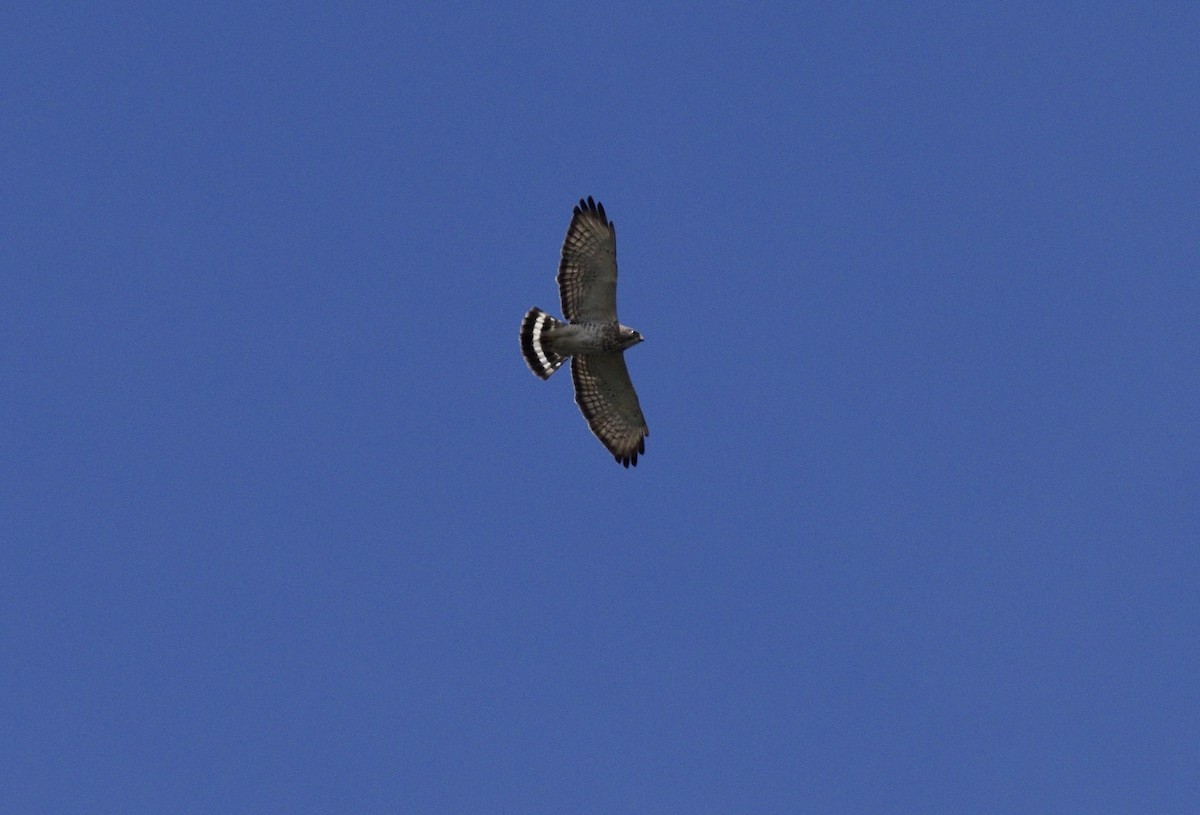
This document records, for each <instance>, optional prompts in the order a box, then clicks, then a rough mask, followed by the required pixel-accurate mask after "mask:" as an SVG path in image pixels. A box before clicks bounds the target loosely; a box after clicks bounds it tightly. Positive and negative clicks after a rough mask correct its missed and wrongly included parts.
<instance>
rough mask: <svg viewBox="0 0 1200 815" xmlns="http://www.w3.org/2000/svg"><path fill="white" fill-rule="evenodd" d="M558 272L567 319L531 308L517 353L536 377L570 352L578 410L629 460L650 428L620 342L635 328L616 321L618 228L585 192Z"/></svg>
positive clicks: (633, 341)
mask: <svg viewBox="0 0 1200 815" xmlns="http://www.w3.org/2000/svg"><path fill="white" fill-rule="evenodd" d="M557 280H558V293H559V296H560V297H561V298H562V310H563V316H565V317H566V318H567V322H565V323H564V322H561V321H559V320H556V319H554V318H553V317H551V316H550V315H549V314H547V313H546V312H544V311H542V310H541V309H540V308H536V307H535V308H531V309H530V310H529V312H528V313H527V314H526V315H525V319H523V320H522V321H521V354H522V355H523V356H524V357H525V363H526V364H527V365H528V366H529V370H531V371H533V372H534V373H535V374H536V375H537V376H539V377H541V378H542V379H549V378H550V374H552V373H554V372H555V371H557V370H558V368H559V366H560V365H562V364H563V362H564V361H566V358H567V357H570V358H571V378H572V379H573V380H574V382H575V402H576V404H578V405H579V409H580V411H582V412H583V418H585V419H587V423H588V426H589V427H591V429H592V433H594V434H595V435H596V438H598V439H600V442H601V443H602V444H603V445H604V446H605V447H607V448H608V451H609V452H610V453H612V454H613V457H614V458H616V460H617V462H618V463H620V464H623V465H625V466H626V467H629V465H630V464H632V465H633V466H635V467H636V466H637V459H638V453H645V452H646V436H649V435H650V429H649V428H648V427H646V417H644V416H643V415H642V408H641V407H640V406H639V405H638V398H637V393H636V392H634V390H633V382H631V381H630V380H629V369H628V368H626V367H625V349H626V348H632V347H633V346H635V345H637V344H638V343H639V342H641V341H642V335H641V334H639V333H638V332H636V331H634V330H633V329H632V328H629V327H628V326H624V325H621V324H620V323H619V322H617V229H616V227H615V226H614V225H613V223H612V222H611V221H609V220H608V217H607V216H606V215H605V214H604V205H603V204H597V203H596V202H595V201H593V200H592V197H591V196H590V195H589V196H588V197H587V199H586V200H584V199H580V201H579V205H578V206H577V207H575V214H574V216H573V217H572V218H571V226H570V227H568V228H567V237H566V239H565V240H564V241H563V247H562V260H561V261H560V262H559V264H558V278H557Z"/></svg>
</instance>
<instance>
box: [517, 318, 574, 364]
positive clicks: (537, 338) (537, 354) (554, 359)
mask: <svg viewBox="0 0 1200 815" xmlns="http://www.w3.org/2000/svg"><path fill="white" fill-rule="evenodd" d="M560 325H562V323H561V322H560V321H558V320H556V319H554V318H553V317H551V316H550V315H549V314H547V313H546V312H544V311H542V310H541V309H540V308H531V309H529V313H528V314H526V315H525V319H523V320H521V355H522V356H523V357H525V364H526V365H528V366H529V370H531V371H533V372H534V373H535V374H537V375H538V376H539V377H541V378H542V379H549V378H550V374H552V373H554V372H555V371H557V370H558V366H559V365H562V364H563V362H564V361H565V360H566V357H564V356H562V355H560V354H556V353H554V351H551V350H550V349H549V348H547V347H546V344H545V343H543V342H542V334H543V333H544V332H545V331H546V329H548V328H556V327H558V326H560Z"/></svg>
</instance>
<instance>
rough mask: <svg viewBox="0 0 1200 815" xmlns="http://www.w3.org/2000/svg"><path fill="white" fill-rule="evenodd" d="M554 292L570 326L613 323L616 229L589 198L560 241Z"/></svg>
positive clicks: (615, 291)
mask: <svg viewBox="0 0 1200 815" xmlns="http://www.w3.org/2000/svg"><path fill="white" fill-rule="evenodd" d="M558 292H559V294H560V295H561V296H562V307H563V316H564V317H566V318H567V320H569V321H570V322H573V323H580V322H588V321H591V320H599V321H604V322H616V320H617V228H616V227H615V226H613V224H612V223H610V222H609V220H608V217H607V216H606V215H605V214H604V205H603V204H597V203H596V202H594V201H593V200H592V197H591V196H590V195H589V196H588V197H587V199H586V200H584V199H580V201H579V206H577V207H575V215H574V217H572V218H571V226H570V227H568V229H567V237H566V239H565V240H564V241H563V247H562V261H561V262H560V263H559V264H558Z"/></svg>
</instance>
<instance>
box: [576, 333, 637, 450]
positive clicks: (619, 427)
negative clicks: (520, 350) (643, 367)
mask: <svg viewBox="0 0 1200 815" xmlns="http://www.w3.org/2000/svg"><path fill="white" fill-rule="evenodd" d="M571 378H572V379H574V381H575V402H576V403H577V404H578V405H579V409H580V411H582V412H583V418H585V419H587V423H588V426H589V427H590V428H591V429H592V432H593V433H595V434H596V438H598V439H600V441H601V442H602V443H603V444H604V446H605V447H607V448H608V451H609V452H610V453H612V454H613V457H614V458H616V460H617V461H618V462H619V463H621V464H624V465H625V466H626V467H628V466H629V465H630V464H632V465H633V466H635V467H636V466H637V457H638V453H644V452H646V441H645V439H646V436H649V435H650V429H649V428H648V427H646V417H645V416H643V415H642V408H641V406H640V405H639V404H638V398H637V393H636V392H635V391H634V389H633V382H631V381H630V379H629V369H628V368H626V367H625V354H624V352H619V353H615V354H582V355H578V356H574V357H571Z"/></svg>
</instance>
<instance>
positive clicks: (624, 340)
mask: <svg viewBox="0 0 1200 815" xmlns="http://www.w3.org/2000/svg"><path fill="white" fill-rule="evenodd" d="M617 332H618V342H619V343H620V345H621V350H622V351H624V350H625V349H626V348H632V347H633V346H635V345H637V344H638V343H639V342H641V341H642V340H644V339H645V337H643V336H642V335H641V334H639V333H638V332H636V331H634V330H633V329H632V328H630V327H629V326H627V325H621V326H617Z"/></svg>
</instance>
